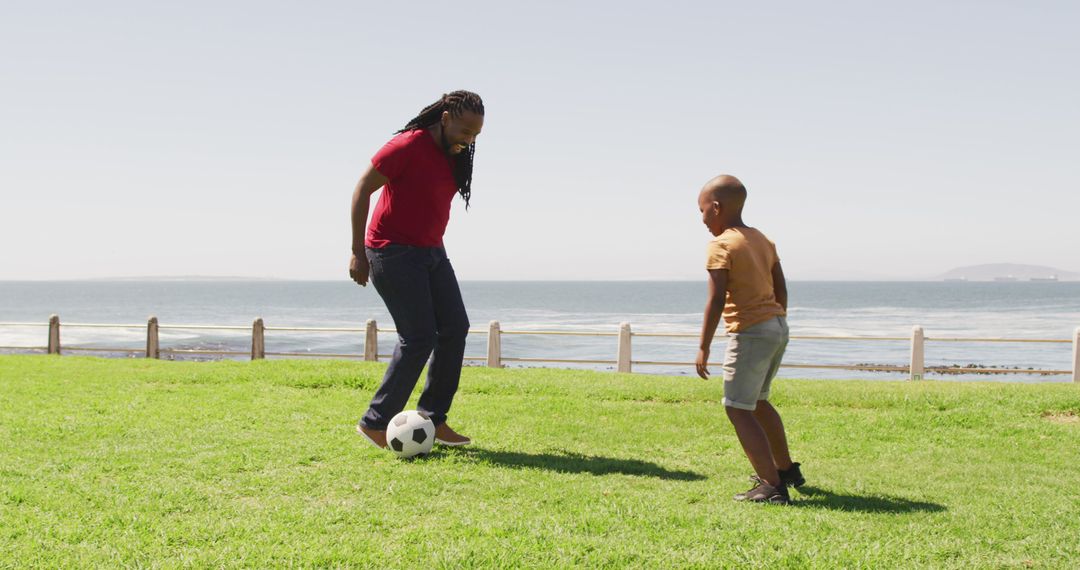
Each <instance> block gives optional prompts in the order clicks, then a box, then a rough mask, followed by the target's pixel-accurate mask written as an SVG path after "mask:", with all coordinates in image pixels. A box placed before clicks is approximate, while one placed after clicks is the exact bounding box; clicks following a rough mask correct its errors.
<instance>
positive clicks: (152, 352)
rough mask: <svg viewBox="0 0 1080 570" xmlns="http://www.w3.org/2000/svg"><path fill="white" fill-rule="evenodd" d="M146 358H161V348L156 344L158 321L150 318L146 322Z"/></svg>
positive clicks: (153, 317)
mask: <svg viewBox="0 0 1080 570" xmlns="http://www.w3.org/2000/svg"><path fill="white" fill-rule="evenodd" d="M146 357H147V358H161V348H160V345H159V344H158V320H157V317H155V316H151V317H150V320H148V321H146Z"/></svg>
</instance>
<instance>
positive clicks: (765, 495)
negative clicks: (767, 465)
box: [735, 475, 791, 505]
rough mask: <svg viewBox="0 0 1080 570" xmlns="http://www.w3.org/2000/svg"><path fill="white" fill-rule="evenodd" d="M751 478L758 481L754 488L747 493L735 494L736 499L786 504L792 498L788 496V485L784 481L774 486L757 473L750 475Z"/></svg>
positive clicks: (755, 481)
mask: <svg viewBox="0 0 1080 570" xmlns="http://www.w3.org/2000/svg"><path fill="white" fill-rule="evenodd" d="M750 480H751V481H753V482H754V483H756V485H755V486H754V488H753V489H750V490H749V491H747V492H745V493H739V494H737V495H735V500H736V501H746V502H749V503H772V504H774V505H786V504H788V502H789V501H790V500H791V498H790V497H788V492H787V487H786V486H785V485H784V484H783V483H780V486H779V487H773V486H772V485H770V484H768V483H766V482H765V481H764V480H763V479H761V478H760V477H758V476H757V475H754V476H752V477H750Z"/></svg>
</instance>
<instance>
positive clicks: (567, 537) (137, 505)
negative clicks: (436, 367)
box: [0, 356, 1080, 568]
mask: <svg viewBox="0 0 1080 570" xmlns="http://www.w3.org/2000/svg"><path fill="white" fill-rule="evenodd" d="M383 369H384V365H381V364H374V363H359V362H339V361H257V362H214V363H182V362H165V361H149V360H135V359H131V360H120V359H112V360H108V359H96V358H82V357H62V358H61V357H48V356H7V357H0V446H2V448H0V450H2V452H0V567H22V566H35V567H60V566H62V567H87V566H108V567H117V566H129V567H178V566H196V567H205V566H214V567H218V566H228V567H232V566H250V567H267V566H274V567H277V566H306V567H378V568H385V567H402V568H405V567H414V568H415V567H436V568H461V567H504V568H521V567H541V568H562V567H567V566H580V567H642V568H671V567H698V568H716V567H732V568H735V567H740V568H746V567H767V568H778V567H779V568H805V567H817V568H840V567H844V568H893V567H932V568H961V567H963V568H971V567H974V568H987V567H988V568H999V567H1019V568H1026V567H1036V568H1076V567H1078V566H1080V467H1078V465H1080V422H1078V421H1077V420H1078V414H1080V386H1078V385H1072V384H1042V385H1021V384H998V383H941V382H923V383H900V382H876V381H875V382H862V381H821V380H812V381H811V380H778V381H777V383H776V384H774V391H773V394H774V397H773V401H774V403H775V404H776V405H777V408H778V409H779V410H780V412H781V413H782V414H783V416H784V419H785V421H786V424H787V428H788V434H789V438H790V441H791V446H792V450H793V454H794V456H795V459H796V460H797V461H801V462H802V463H803V472H804V473H805V475H806V477H807V479H808V486H812V487H813V489H812V492H810V493H803V494H800V493H798V492H793V498H794V499H795V502H794V503H793V504H792V505H790V506H786V507H785V506H769V505H747V504H741V503H735V502H733V501H732V500H731V495H732V494H733V493H735V492H738V491H742V490H745V489H746V488H748V487H749V483H748V482H747V480H746V477H747V475H748V474H749V473H750V468H749V464H748V462H747V460H746V458H745V457H744V456H743V454H742V451H741V449H740V448H739V445H738V442H737V441H736V439H735V436H734V432H733V430H732V429H731V427H730V425H729V424H728V422H727V419H726V417H725V416H724V412H723V407H722V405H721V404H720V398H721V390H722V386H721V383H720V382H719V381H715V380H713V381H708V382H706V381H702V380H699V379H697V378H690V377H678V378H675V377H660V376H645V375H618V374H610V373H597V372H586V371H572V370H550V369H516V370H493V369H486V368H467V369H466V370H465V373H464V376H463V378H462V387H461V390H460V392H459V393H458V397H457V400H456V402H455V406H454V409H453V411H452V415H451V420H452V421H451V425H453V426H454V427H455V428H456V429H458V430H459V431H461V432H463V433H465V434H467V435H470V436H472V437H473V439H474V440H475V444H474V445H473V446H472V447H470V448H466V449H452V450H451V449H439V448H438V447H436V451H435V453H433V454H432V455H431V456H429V457H427V458H426V459H420V460H414V461H401V460H398V459H396V458H394V457H393V456H392V455H391V454H390V453H388V452H385V451H380V450H376V449H374V448H372V447H370V446H368V445H367V444H366V443H365V442H364V441H363V440H362V439H361V438H360V437H359V436H357V435H356V434H355V431H354V425H355V422H356V420H357V419H358V417H359V416H360V415H361V414H362V412H363V410H364V408H365V407H366V404H367V401H368V398H369V397H370V396H371V393H372V391H373V390H374V388H375V386H376V385H377V383H378V381H379V379H380V378H381V374H382V371H383Z"/></svg>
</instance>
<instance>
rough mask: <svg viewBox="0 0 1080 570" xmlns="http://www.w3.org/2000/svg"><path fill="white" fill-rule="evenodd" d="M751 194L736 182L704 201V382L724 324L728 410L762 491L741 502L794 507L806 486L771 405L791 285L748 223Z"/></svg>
mask: <svg viewBox="0 0 1080 570" xmlns="http://www.w3.org/2000/svg"><path fill="white" fill-rule="evenodd" d="M745 201H746V187H744V186H743V184H742V182H739V180H738V179H737V178H735V177H734V176H728V175H721V176H717V177H716V178H713V179H712V180H710V181H709V182H708V183H706V184H705V187H704V188H702V190H701V194H700V195H699V196H698V208H699V209H700V210H701V216H702V221H703V222H704V223H705V226H706V227H708V228H709V232H710V233H712V234H713V235H714V236H716V238H715V239H713V240H712V241H711V242H710V243H709V255H708V260H707V262H706V265H705V268H706V269H707V270H708V271H709V300H708V302H707V303H706V305H705V322H704V324H703V326H702V328H701V346H700V349H699V350H698V355H697V373H698V376H701V377H702V378H705V379H708V377H709V370H708V369H707V368H706V366H707V365H708V362H709V346H710V345H711V344H712V339H713V334H715V333H716V327H717V325H718V324H719V322H720V317H721V315H722V316H723V318H724V326H725V328H726V329H727V332H728V334H729V335H730V340H729V341H728V347H727V354H726V356H725V357H724V408H725V410H726V411H727V415H728V419H730V420H731V423H732V425H733V426H735V434H736V435H737V436H738V437H739V443H740V444H742V448H743V451H744V452H745V453H746V456H747V458H749V459H750V464H751V465H752V466H753V467H754V472H755V473H756V475H755V476H753V477H751V479H752V480H753V481H754V483H755V486H754V488H753V489H750V490H749V491H747V492H745V493H739V494H737V495H735V500H736V501H752V502H759V503H778V504H786V503H787V502H788V501H789V496H788V489H787V487H788V485H792V486H795V487H799V486H801V485H802V484H803V483H805V479H803V476H802V473H801V472H800V471H799V464H798V463H792V462H791V456H790V454H789V452H788V446H787V438H786V436H785V435H784V424H783V422H781V420H780V414H779V413H777V411H776V408H774V407H773V406H772V404H770V403H769V386H770V384H771V383H772V379H773V377H775V376H776V372H777V370H778V369H779V368H780V360H781V359H782V358H783V356H784V349H785V348H786V347H787V343H788V327H787V321H786V319H785V316H786V315H787V284H786V283H785V281H784V272H783V270H782V269H781V268H780V259H779V258H778V257H777V254H776V246H775V245H774V244H773V243H772V242H771V241H769V238H767V237H765V234H763V233H761V232H760V231H758V230H756V229H754V228H751V227H748V226H747V225H746V224H744V223H743V221H742V210H743V204H744V203H745Z"/></svg>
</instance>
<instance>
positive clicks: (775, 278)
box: [772, 261, 787, 311]
mask: <svg viewBox="0 0 1080 570" xmlns="http://www.w3.org/2000/svg"><path fill="white" fill-rule="evenodd" d="M772 286H773V296H775V297H776V302H777V303H780V306H781V307H783V308H784V311H787V280H785V279H784V270H783V268H781V267H780V262H779V261H777V262H776V265H774V266H773V267H772Z"/></svg>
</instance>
